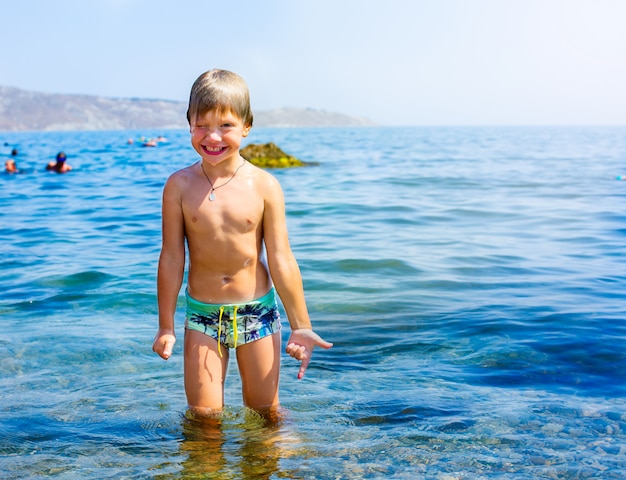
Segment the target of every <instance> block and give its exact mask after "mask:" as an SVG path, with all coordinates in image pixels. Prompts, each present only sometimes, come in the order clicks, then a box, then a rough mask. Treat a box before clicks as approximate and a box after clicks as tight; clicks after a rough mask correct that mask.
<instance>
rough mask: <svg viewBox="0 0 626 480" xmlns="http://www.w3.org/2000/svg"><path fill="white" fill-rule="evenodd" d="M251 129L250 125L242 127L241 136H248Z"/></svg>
mask: <svg viewBox="0 0 626 480" xmlns="http://www.w3.org/2000/svg"><path fill="white" fill-rule="evenodd" d="M251 128H252V125H246V126H245V127H243V134H242V135H243V136H244V137H247V136H248V134H249V133H250V129H251Z"/></svg>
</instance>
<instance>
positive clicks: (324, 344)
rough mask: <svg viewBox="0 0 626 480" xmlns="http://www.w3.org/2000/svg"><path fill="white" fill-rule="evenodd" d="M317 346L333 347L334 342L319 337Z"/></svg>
mask: <svg viewBox="0 0 626 480" xmlns="http://www.w3.org/2000/svg"><path fill="white" fill-rule="evenodd" d="M317 346H318V347H322V348H327V349H328V348H331V347H332V346H333V344H332V343H330V342H327V341H326V340H322V339H321V338H320V339H319V342H317Z"/></svg>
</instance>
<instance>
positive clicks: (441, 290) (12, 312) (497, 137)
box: [0, 127, 626, 480]
mask: <svg viewBox="0 0 626 480" xmlns="http://www.w3.org/2000/svg"><path fill="white" fill-rule="evenodd" d="M159 134H162V135H165V136H166V137H167V142H165V143H161V144H159V146H157V147H152V148H145V147H142V146H141V145H140V143H139V142H135V143H133V144H129V143H127V140H128V139H129V138H134V139H137V138H138V137H140V136H145V137H151V136H157V135H159ZM247 140H248V141H249V142H248V143H264V142H270V141H271V142H274V143H276V144H277V145H279V146H280V147H281V148H282V149H283V150H285V151H286V152H288V153H290V154H292V155H295V156H296V157H298V158H300V159H302V160H304V161H308V162H316V163H317V165H315V166H310V167H306V168H299V169H287V170H273V171H272V173H273V174H274V175H275V176H276V177H277V178H278V179H279V180H280V182H281V184H282V186H283V189H284V192H285V197H286V201H287V219H288V227H289V231H290V239H291V243H292V247H293V250H294V253H295V255H296V257H297V259H298V262H299V264H300V267H301V270H302V274H303V278H304V285H305V291H306V295H307V300H308V305H309V310H310V312H311V315H312V319H313V322H314V325H315V328H316V331H317V332H318V333H319V334H320V335H321V336H322V337H324V338H325V339H326V340H328V341H332V342H334V344H335V345H334V347H333V348H332V349H331V350H328V351H326V350H321V349H316V350H315V353H314V356H313V361H312V363H311V366H310V368H309V369H308V371H307V375H306V376H305V378H304V379H303V380H301V381H298V380H297V379H296V374H297V369H298V364H297V362H295V361H294V360H292V359H291V358H289V357H288V356H286V355H283V360H282V376H281V385H280V389H281V401H282V407H283V417H282V420H281V421H280V422H278V423H268V422H266V421H264V420H263V419H262V418H260V417H259V416H258V415H255V414H254V413H253V412H248V411H246V409H244V408H243V406H242V401H241V395H240V383H239V377H238V373H237V368H236V363H235V361H234V359H231V364H230V369H229V372H228V376H227V381H226V403H227V404H228V407H227V408H226V411H225V413H224V417H223V419H222V423H221V425H207V424H205V423H203V422H199V421H198V420H197V419H193V418H190V417H189V416H188V415H186V403H185V396H184V391H183V377H182V357H183V356H182V343H183V342H182V338H183V328H182V327H183V322H184V313H183V310H184V299H183V296H182V295H181V298H180V302H179V309H178V313H177V334H178V339H179V341H178V343H177V344H176V348H175V350H174V355H173V357H172V358H171V359H170V360H169V361H167V362H164V361H163V360H161V359H160V358H158V357H157V356H156V355H155V354H154V353H152V351H151V346H152V339H153V337H154V334H155V333H156V327H157V305H156V279H155V277H156V268H157V260H158V255H159V250H160V202H161V191H162V187H163V184H164V182H165V180H166V178H167V177H168V176H169V175H170V174H171V173H172V172H173V171H175V170H176V169H179V168H181V167H184V166H187V165H189V164H191V163H193V162H195V161H196V160H197V155H196V154H195V153H194V151H193V150H192V148H191V146H190V143H189V134H188V132H186V131H182V130H180V131H178V130H176V131H141V132H139V131H111V132H56V133H50V132H48V133H37V132H20V133H6V132H5V133H0V145H4V147H3V148H4V150H3V161H4V160H6V159H8V157H9V153H10V151H11V149H12V148H17V149H18V151H19V155H18V157H17V163H18V166H19V167H20V168H22V169H24V170H25V173H23V174H17V175H8V174H0V244H1V247H0V322H1V330H0V478H2V479H18V478H19V479H22V478H33V479H34V478H44V477H45V478H55V479H85V478H94V479H109V478H110V479H143V478H156V479H162V480H165V479H199V478H215V479H285V478H287V479H370V478H373V479H377V478H381V479H382V478H384V479H388V478H393V479H438V480H456V479H458V480H461V479H463V480H466V479H483V478H489V479H511V478H536V479H539V478H541V479H588V478H589V479H618V478H620V479H621V478H624V477H626V373H625V372H626V181H621V180H619V179H618V176H620V175H626V128H624V127H597V128H586V127H563V128H560V127H516V128H513V127H498V128H495V127H494V128H478V127H476V128H469V127H466V128H453V127H449V128H448V127H446V128H443V127H433V128H389V127H381V128H378V127H376V128H374V127H371V128H370V127H365V128H325V129H312V128H310V129H270V128H265V129H262V128H255V129H253V130H252V133H251V135H250V137H248V139H247ZM61 150H63V151H65V152H66V153H67V156H68V163H69V164H71V165H72V166H73V167H74V170H73V171H72V172H70V173H68V174H65V175H59V174H56V173H50V172H46V171H45V164H46V163H47V162H49V161H51V160H53V159H54V157H55V156H56V154H57V152H59V151H61ZM283 315H284V314H283ZM285 323H286V322H285ZM283 333H284V339H285V340H286V338H287V336H288V334H289V329H288V328H285V329H284V331H283Z"/></svg>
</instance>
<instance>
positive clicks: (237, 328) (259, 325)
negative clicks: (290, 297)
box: [185, 287, 281, 355]
mask: <svg viewBox="0 0 626 480" xmlns="http://www.w3.org/2000/svg"><path fill="white" fill-rule="evenodd" d="M186 296H187V315H186V318H185V328H187V329H189V330H196V331H197V332H201V333H204V334H205V335H208V336H210V337H211V338H214V339H215V340H217V348H218V351H219V353H220V355H221V354H222V352H221V345H224V346H225V347H227V348H231V347H232V348H237V347H238V346H239V345H245V344H246V343H250V342H254V341H255V340H259V339H261V338H263V337H267V336H268V335H272V334H274V333H276V332H278V331H280V329H281V324H280V313H279V312H278V305H277V303H276V291H275V290H274V288H273V287H272V288H271V289H270V291H269V292H267V293H266V294H265V295H263V296H262V297H261V298H259V299H257V300H253V301H251V302H249V303H243V304H227V305H216V304H210V303H203V302H199V301H198V300H196V299H194V298H192V297H191V296H189V292H186Z"/></svg>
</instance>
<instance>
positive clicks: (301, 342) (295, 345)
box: [285, 328, 333, 379]
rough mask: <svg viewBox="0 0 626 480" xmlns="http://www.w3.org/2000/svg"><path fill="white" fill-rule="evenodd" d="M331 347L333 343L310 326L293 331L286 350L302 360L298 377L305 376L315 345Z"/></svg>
mask: <svg viewBox="0 0 626 480" xmlns="http://www.w3.org/2000/svg"><path fill="white" fill-rule="evenodd" d="M316 346H317V347H322V348H330V347H332V346H333V344H332V343H330V342H327V341H325V340H323V339H322V337H320V336H319V335H318V334H317V333H315V332H314V331H313V330H311V329H309V328H299V329H297V330H294V331H292V332H291V336H290V337H289V341H288V342H287V348H286V349H285V351H286V352H287V353H288V354H289V355H290V356H291V357H293V358H295V359H296V360H299V361H300V362H301V364H300V370H299V371H298V379H301V378H302V377H304V372H305V371H306V369H307V367H308V366H309V362H310V361H311V354H312V353H313V348H314V347H316Z"/></svg>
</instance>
